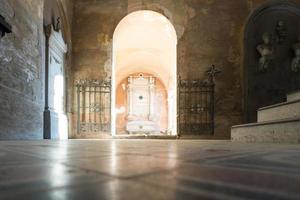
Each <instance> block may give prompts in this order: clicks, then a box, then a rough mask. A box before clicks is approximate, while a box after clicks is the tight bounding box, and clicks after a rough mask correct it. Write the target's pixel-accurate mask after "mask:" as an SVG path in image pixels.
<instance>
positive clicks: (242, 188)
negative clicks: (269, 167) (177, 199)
mask: <svg viewBox="0 0 300 200" xmlns="http://www.w3.org/2000/svg"><path fill="white" fill-rule="evenodd" d="M178 178H179V179H184V180H188V181H190V180H192V181H195V182H201V183H202V184H209V185H211V186H218V187H224V188H229V189H233V190H235V189H238V190H240V191H241V192H243V191H246V192H249V193H254V194H255V193H260V194H262V195H265V193H266V192H267V193H268V195H273V194H275V196H283V197H285V198H289V197H290V196H294V198H296V197H297V198H299V194H296V193H293V192H279V191H278V190H272V189H269V188H265V187H264V188H263V189H262V188H258V187H253V186H249V185H246V184H240V183H234V184H233V183H230V182H224V181H218V180H213V181H212V180H209V179H204V178H199V177H197V178H195V177H191V176H183V175H179V176H178ZM287 194H288V195H287Z"/></svg>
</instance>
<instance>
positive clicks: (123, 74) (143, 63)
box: [112, 10, 177, 135]
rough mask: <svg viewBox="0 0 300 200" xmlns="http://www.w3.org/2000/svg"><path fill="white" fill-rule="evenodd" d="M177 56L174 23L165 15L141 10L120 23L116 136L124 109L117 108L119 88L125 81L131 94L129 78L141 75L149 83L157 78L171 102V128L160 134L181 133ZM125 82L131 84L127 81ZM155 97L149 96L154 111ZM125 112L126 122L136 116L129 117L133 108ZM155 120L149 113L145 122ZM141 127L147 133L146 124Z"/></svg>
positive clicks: (114, 87)
mask: <svg viewBox="0 0 300 200" xmlns="http://www.w3.org/2000/svg"><path fill="white" fill-rule="evenodd" d="M176 54H177V35H176V31H175V29H174V27H173V25H172V24H171V23H170V21H169V20H168V19H167V18H166V17H165V16H163V15H162V14H160V13H157V12H154V11H150V10H141V11H136V12H133V13H131V14H129V15H127V16H126V17H124V18H123V19H122V20H121V21H120V23H119V24H118V26H117V27H116V29H115V32H114V36H113V65H112V135H115V134H116V123H117V122H116V120H117V118H118V113H119V111H120V109H121V108H118V107H117V105H116V102H117V101H118V102H120V101H119V100H118V99H117V98H118V96H120V95H116V93H117V92H116V91H117V89H118V86H119V85H120V84H121V82H122V81H123V90H124V91H123V92H124V93H126V94H129V93H128V90H127V88H128V87H131V86H132V85H131V84H130V83H129V79H128V78H130V77H131V78H132V80H135V77H136V75H137V74H146V76H143V75H142V76H141V77H140V80H141V78H143V79H144V80H146V79H147V78H149V80H148V82H149V83H150V82H151V80H156V79H157V80H159V81H160V82H161V85H163V87H164V88H165V90H166V93H167V97H166V99H165V101H166V102H167V107H168V109H167V115H168V117H167V118H168V119H167V120H166V121H167V128H166V129H159V132H165V133H168V134H171V135H176V134H177V130H176V128H177V127H176V126H177V124H176V110H177V102H176V101H177V99H176V94H177V89H176V88H177V66H176V60H177V59H176V57H177V56H176ZM137 78H138V77H137ZM124 80H127V81H125V82H124ZM155 83H156V82H155V81H153V82H151V84H153V86H150V85H149V86H147V87H154V88H155V87H156V86H155ZM149 91H151V90H149ZM154 91H155V89H154ZM144 95H145V94H144ZM151 95H152V96H151ZM123 96H124V95H123ZM128 96H130V95H127V97H126V98H128ZM133 96H134V95H133ZM140 96H142V98H141V99H144V98H143V95H140ZM146 96H147V95H146ZM154 96H155V95H153V92H152V93H151V92H150V93H149V102H150V103H149V109H150V110H151V109H155V108H154V103H153V100H152V98H154ZM150 99H151V101H150ZM144 100H145V99H144ZM129 101H130V100H129ZM141 102H142V100H141ZM147 102H148V101H147ZM151 102H152V103H151ZM122 110H123V112H125V113H126V115H125V116H126V117H125V118H126V119H125V121H127V122H128V121H130V119H131V117H132V115H131V116H129V115H128V112H129V111H130V110H129V108H122ZM152 112H153V111H152ZM135 117H137V116H135ZM153 118H155V117H153V116H152V115H151V114H149V117H148V119H143V120H142V121H143V122H145V121H146V122H147V123H152V122H153V121H155V120H153ZM158 118H159V117H158ZM123 120H124V119H123ZM136 121H141V119H140V118H139V117H137V120H136ZM127 122H126V123H127ZM158 124H159V123H158ZM137 126H138V127H140V129H141V130H142V131H144V129H143V127H146V126H144V125H142V124H139V125H137ZM153 126H154V125H153ZM141 127H142V128H141ZM127 131H128V130H127ZM150 132H151V131H150Z"/></svg>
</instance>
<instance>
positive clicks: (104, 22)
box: [73, 0, 300, 138]
mask: <svg viewBox="0 0 300 200" xmlns="http://www.w3.org/2000/svg"><path fill="white" fill-rule="evenodd" d="M265 2H267V1H266V0H238V1H237V0H163V1H162V0H128V1H123V0H112V1H104V0H75V2H74V21H73V44H74V51H73V57H74V60H73V61H74V62H73V72H74V79H79V78H94V79H96V78H99V79H101V78H105V77H108V76H110V67H111V58H112V56H111V47H112V36H113V31H114V29H115V27H116V26H117V24H118V22H119V21H120V20H121V19H122V18H123V17H125V16H126V15H127V14H128V13H130V12H132V11H135V10H141V9H149V10H153V11H157V12H160V13H162V14H164V15H165V16H167V17H168V18H169V20H170V21H171V22H172V23H173V25H174V26H175V29H176V31H177V36H178V59H177V65H178V72H179V74H180V75H181V76H182V77H183V78H202V79H204V78H206V77H205V76H206V75H205V71H206V70H208V69H209V67H210V66H211V65H212V64H215V65H216V66H217V67H218V68H219V69H221V70H222V74H220V75H219V76H218V77H217V78H216V137H219V138H229V134H230V127H231V126H232V125H234V124H240V123H242V121H243V82H242V79H243V36H244V27H245V25H246V23H247V19H248V17H249V16H250V14H251V13H252V12H253V11H254V10H255V9H256V8H257V7H258V6H260V5H262V4H263V3H265ZM295 2H300V1H298V0H297V1H295Z"/></svg>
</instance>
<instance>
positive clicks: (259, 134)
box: [231, 118, 300, 143]
mask: <svg viewBox="0 0 300 200" xmlns="http://www.w3.org/2000/svg"><path fill="white" fill-rule="evenodd" d="M231 140H232V141H233V142H249V143H300V118H293V119H285V120H275V121H269V122H259V123H252V124H244V125H239V126H233V127H232V128H231Z"/></svg>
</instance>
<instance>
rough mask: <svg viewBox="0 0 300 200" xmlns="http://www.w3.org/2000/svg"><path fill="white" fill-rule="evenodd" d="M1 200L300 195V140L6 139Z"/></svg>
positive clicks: (0, 148)
mask: <svg viewBox="0 0 300 200" xmlns="http://www.w3.org/2000/svg"><path fill="white" fill-rule="evenodd" d="M0 199H26V200H29V199H37V200H47V199H54V200H60V199H72V200H73V199H109V200H110V199H129V200H135V199H138V200H143V199H155V200H157V199H171V200H173V199H184V200H188V199H220V200H226V199H229V200H234V199H263V200H266V199H271V200H274V199H300V145H282V144H239V143H231V142H229V141H197V140H69V141H11V142H8V141H1V142H0Z"/></svg>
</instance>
